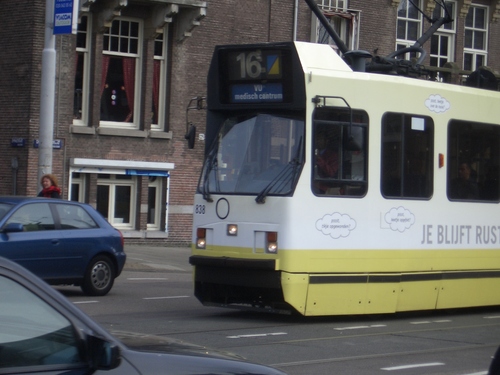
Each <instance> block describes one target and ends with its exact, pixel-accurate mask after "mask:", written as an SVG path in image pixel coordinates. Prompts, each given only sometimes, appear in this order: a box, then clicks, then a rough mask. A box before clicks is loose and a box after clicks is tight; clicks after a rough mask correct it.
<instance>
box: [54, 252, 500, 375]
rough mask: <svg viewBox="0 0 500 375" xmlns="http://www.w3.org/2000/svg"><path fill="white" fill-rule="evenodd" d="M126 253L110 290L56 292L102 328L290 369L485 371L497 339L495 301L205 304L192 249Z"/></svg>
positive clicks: (296, 373) (301, 372)
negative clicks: (385, 308) (453, 304)
mask: <svg viewBox="0 0 500 375" xmlns="http://www.w3.org/2000/svg"><path fill="white" fill-rule="evenodd" d="M167 252H168V254H167ZM127 254H128V260H127V266H126V268H125V270H124V272H123V273H122V275H121V276H120V277H119V278H117V279H116V281H115V286H114V287H113V289H112V290H111V292H110V293H109V295H107V296H105V297H98V298H96V297H88V296H85V295H83V294H82V292H81V291H80V289H79V288H75V287H57V289H58V290H60V291H61V292H62V293H63V294H65V295H66V296H67V297H68V298H69V299H70V300H71V301H72V302H73V303H75V304H76V305H77V306H78V307H79V308H81V309H82V310H84V311H85V312H87V313H88V314H89V315H90V316H92V317H93V318H94V319H95V320H97V321H98V322H99V323H100V324H102V325H103V326H104V327H105V328H106V329H108V330H111V331H113V330H115V331H130V332H138V333H145V334H154V335H159V336H168V337H171V338H175V339H180V340H183V341H186V342H190V343H193V344H198V345H203V346H207V347H211V348H214V349H221V350H225V351H230V352H233V353H236V354H239V355H241V356H243V357H245V358H247V359H248V360H250V361H252V362H257V363H262V364H266V365H271V366H273V367H277V368H280V369H282V370H284V371H285V372H287V373H289V374H290V375H306V374H307V375H310V374H318V375H321V374H325V375H326V374H329V375H330V374H347V373H353V374H354V373H355V374H386V373H388V372H390V373H392V374H405V375H406V374H408V375H413V374H426V375H428V374H456V375H459V374H460V375H463V374H471V375H472V374H474V375H478V374H486V373H487V369H488V366H489V363H490V361H491V356H492V355H493V354H494V352H495V350H496V348H497V347H498V345H500V308H498V307H497V308H483V309H467V310H454V311H439V312H424V313H422V312H420V313H408V314H398V315H377V316H355V317H316V318H314V317H313V318H310V317H309V318H304V317H299V316H294V315H291V316H288V315H271V314H265V313H256V312H244V311H238V310H231V309H222V308H216V307H204V306H202V305H201V304H200V303H199V302H198V301H197V300H196V298H195V297H194V296H193V292H192V272H191V266H190V265H189V263H188V257H189V249H187V248H172V249H170V248H163V249H160V248H158V249H152V248H144V249H143V251H141V248H140V247H134V248H133V249H131V248H129V249H127Z"/></svg>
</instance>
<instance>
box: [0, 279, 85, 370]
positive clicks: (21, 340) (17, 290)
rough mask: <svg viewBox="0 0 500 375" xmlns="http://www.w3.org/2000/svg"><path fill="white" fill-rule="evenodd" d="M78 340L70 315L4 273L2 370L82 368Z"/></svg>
mask: <svg viewBox="0 0 500 375" xmlns="http://www.w3.org/2000/svg"><path fill="white" fill-rule="evenodd" d="M78 343H79V338H78V336H77V334H76V332H75V330H74V327H73V326H72V324H71V323H70V321H69V320H68V319H66V317H64V316H63V315H61V314H60V313H59V312H58V311H56V310H55V309H53V308H52V307H51V306H49V305H48V304H47V303H46V302H45V301H43V300H42V299H40V298H39V297H38V296H37V295H35V294H33V293H32V292H31V291H29V290H28V289H26V288H25V287H23V286H22V285H20V284H19V283H17V282H15V281H14V280H12V279H9V278H7V277H5V276H0V373H4V371H6V370H7V369H12V370H9V371H8V372H9V373H10V372H11V371H15V372H28V371H35V370H36V371H43V369H44V367H45V366H50V369H51V370H52V371H53V370H55V369H56V368H61V369H69V368H75V367H81V366H82V365H84V363H83V361H82V359H81V358H80V350H79V347H78Z"/></svg>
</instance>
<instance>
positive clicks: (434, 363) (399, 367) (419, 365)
mask: <svg viewBox="0 0 500 375" xmlns="http://www.w3.org/2000/svg"><path fill="white" fill-rule="evenodd" d="M443 365H444V363H442V362H430V363H417V364H414V365H403V366H393V367H383V368H381V370H385V371H394V370H406V369H410V368H418V367H431V366H443Z"/></svg>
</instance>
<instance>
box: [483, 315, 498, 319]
mask: <svg viewBox="0 0 500 375" xmlns="http://www.w3.org/2000/svg"><path fill="white" fill-rule="evenodd" d="M483 319H500V315H492V316H483Z"/></svg>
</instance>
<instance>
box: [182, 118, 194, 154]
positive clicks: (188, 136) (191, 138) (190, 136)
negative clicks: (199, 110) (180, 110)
mask: <svg viewBox="0 0 500 375" xmlns="http://www.w3.org/2000/svg"><path fill="white" fill-rule="evenodd" d="M184 138H186V139H187V141H188V147H189V148H191V149H192V148H194V140H195V138H196V126H194V125H193V124H191V126H190V127H189V130H188V132H187V133H186V135H185V136H184Z"/></svg>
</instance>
